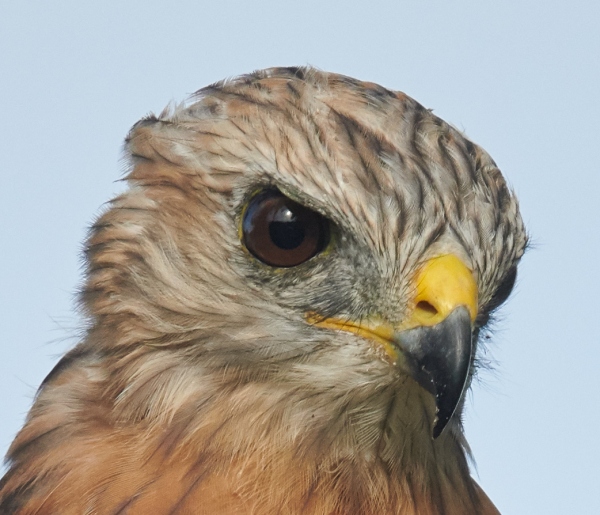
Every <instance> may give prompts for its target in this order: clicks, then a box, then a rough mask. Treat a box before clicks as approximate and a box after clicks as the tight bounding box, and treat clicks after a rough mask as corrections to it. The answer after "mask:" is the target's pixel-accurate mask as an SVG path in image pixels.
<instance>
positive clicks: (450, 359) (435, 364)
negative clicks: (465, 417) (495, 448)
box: [399, 307, 474, 439]
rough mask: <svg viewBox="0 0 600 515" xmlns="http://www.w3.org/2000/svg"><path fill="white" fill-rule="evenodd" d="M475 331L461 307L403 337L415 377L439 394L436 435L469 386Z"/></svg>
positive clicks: (449, 417)
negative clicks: (437, 322)
mask: <svg viewBox="0 0 600 515" xmlns="http://www.w3.org/2000/svg"><path fill="white" fill-rule="evenodd" d="M471 331H472V327H471V319H470V316H469V312H468V311H467V309H466V308H464V307H459V308H456V309H455V310H454V311H453V312H452V313H451V314H450V315H449V316H448V317H447V318H446V319H445V320H444V321H442V322H440V323H439V324H437V325H435V326H430V327H418V328H415V329H410V330H408V331H406V332H405V333H403V334H402V335H401V336H400V338H399V340H400V345H401V347H402V348H403V349H404V351H405V352H406V354H407V355H408V356H409V358H410V359H409V363H411V368H412V375H413V378H414V379H415V380H416V381H417V382H418V383H419V384H420V385H421V386H422V387H423V388H425V389H426V390H427V391H429V392H431V393H433V394H434V395H435V405H436V418H435V422H434V424H433V429H432V436H433V439H436V438H438V437H439V436H440V435H441V434H442V432H443V431H444V429H445V428H446V426H447V425H448V422H449V421H450V419H451V418H452V415H454V412H455V410H456V408H457V406H458V405H459V404H460V400H461V398H462V395H463V392H464V390H465V388H466V386H467V383H468V378H469V369H470V365H471V359H472V354H473V352H474V348H473V341H472V333H471Z"/></svg>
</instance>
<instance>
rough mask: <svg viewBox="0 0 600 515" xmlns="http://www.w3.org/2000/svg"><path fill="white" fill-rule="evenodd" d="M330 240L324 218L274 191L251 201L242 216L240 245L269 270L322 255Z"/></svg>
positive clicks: (327, 225)
mask: <svg viewBox="0 0 600 515" xmlns="http://www.w3.org/2000/svg"><path fill="white" fill-rule="evenodd" d="M329 239H330V231H329V221H328V220H327V219H326V218H325V217H324V216H322V215H321V214H319V213H317V212H315V211H313V210H312V209H309V208H307V207H305V206H303V205H301V204H299V203H297V202H294V201H293V200H291V199H290V198H288V197H286V196H285V195H283V194H282V193H281V192H280V191H278V190H275V189H270V190H265V191H262V192H261V193H259V194H257V195H255V196H254V197H252V199H251V200H250V202H249V204H248V207H247V208H246V210H245V212H244V214H243V218H242V242H243V243H244V245H245V247H246V248H247V249H248V251H249V252H250V253H251V254H252V255H253V256H254V257H256V258H257V259H259V260H260V261H262V262H263V263H265V264H267V265H269V266H273V267H278V268H289V267H294V266H298V265H300V264H302V263H304V262H306V261H308V260H309V259H311V258H312V257H314V256H315V255H317V254H318V253H319V252H321V251H322V250H323V249H324V248H325V247H326V246H327V243H328V242H329Z"/></svg>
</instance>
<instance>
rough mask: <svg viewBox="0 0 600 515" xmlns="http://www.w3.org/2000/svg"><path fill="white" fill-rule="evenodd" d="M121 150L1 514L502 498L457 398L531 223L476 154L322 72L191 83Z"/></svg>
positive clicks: (434, 513)
mask: <svg viewBox="0 0 600 515" xmlns="http://www.w3.org/2000/svg"><path fill="white" fill-rule="evenodd" d="M125 150H126V155H127V158H128V161H129V165H130V168H129V171H128V175H127V181H128V185H129V187H128V190H127V191H126V192H125V193H123V194H121V195H120V196H118V197H117V198H115V199H114V200H112V202H111V203H110V205H109V206H108V208H107V209H106V210H105V212H104V214H102V215H101V216H100V217H99V219H98V220H97V221H96V222H95V223H94V224H93V226H92V228H91V230H90V233H89V237H88V240H87V244H86V248H85V258H86V269H85V282H84V285H83V286H82V291H81V296H80V303H81V308H82V312H83V315H84V317H85V320H86V326H85V333H84V335H83V337H82V340H81V342H80V343H79V344H78V345H77V346H76V347H75V348H74V349H73V350H71V351H70V352H69V353H67V354H66V355H65V356H64V357H63V358H62V359H61V360H60V362H59V363H58V364H57V365H56V367H55V368H54V369H53V370H52V371H51V372H50V374H49V375H48V377H46V379H45V380H44V382H43V383H42V385H41V386H40V388H39V391H38V393H37V396H36V398H35V402H34V404H33V407H32V409H31V411H30V413H29V415H28V417H27V420H26V422H25V425H24V427H23V429H22V430H21V431H20V432H19V433H18V435H17V436H16V439H15V440H14V442H13V444H12V446H11V447H10V450H9V452H8V456H7V465H8V471H7V473H6V475H5V476H4V478H3V479H2V481H1V483H0V512H1V513H3V514H19V515H33V514H36V515H44V514H61V515H71V514H73V515H82V514H158V515H162V514H178V513H181V514H274V513H278V514H299V513H307V514H337V515H341V514H365V515H368V514H383V513H385V514H388V513H389V514H409V515H410V514H415V515H438V514H444V515H456V514H461V515H465V514H478V515H481V514H493V513H498V512H497V510H496V508H495V507H494V506H493V504H492V502H491V501H490V500H489V499H488V497H487V496H486V495H485V493H484V492H483V490H482V489H481V488H480V487H479V485H478V484H477V483H476V482H475V481H474V480H473V479H472V478H471V476H470V473H469V462H468V458H469V448H468V445H467V442H466V440H465V436H464V434H463V427H462V423H461V414H462V411H463V404H464V397H465V391H466V390H467V389H468V388H469V386H470V384H471V382H472V378H473V377H474V374H475V373H476V371H477V368H478V364H480V363H481V359H480V358H481V356H480V354H481V344H480V343H478V340H479V335H480V332H481V330H482V328H483V327H484V326H486V324H487V322H488V320H489V318H490V314H491V313H492V312H493V311H494V310H495V309H496V308H497V307H498V306H499V305H500V304H502V302H503V301H504V300H505V299H506V298H507V296H508V295H509V294H510V292H511V290H512V288H513V284H514V282H515V277H516V267H517V264H518V262H519V260H520V258H521V256H522V254H523V252H524V249H525V247H526V243H527V236H526V231H525V229H524V225H523V222H522V219H521V216H520V214H519V208H518V204H517V200H516V199H515V196H514V194H513V193H512V192H511V191H510V190H509V188H508V187H507V185H506V183H505V181H504V179H503V177H502V175H501V173H500V171H499V169H498V168H497V166H496V164H495V163H494V161H493V160H492V159H491V158H490V157H489V156H488V154H487V153H486V152H485V151H484V150H482V149H481V148H480V147H478V146H477V145H475V144H474V143H472V142H471V141H469V140H468V139H466V138H465V137H464V136H463V135H462V134H461V133H460V132H459V131H457V130H455V129H454V128H452V127H451V126H450V125H448V124H447V123H445V122H444V121H442V120H440V119H439V118H437V117H436V116H434V115H433V114H432V112H431V111H430V110H428V109H425V108H424V107H423V106H421V105H420V104H419V103H417V102H416V101H415V100H413V99H412V98H410V97H408V96H406V95H405V94H403V93H398V92H394V91H390V90H388V89H385V88H383V87H381V86H379V85H376V84H373V83H369V82H360V81H357V80H355V79H352V78H349V77H345V76H342V75H336V74H332V73H325V72H321V71H318V70H315V69H312V68H273V69H267V70H263V71H258V72H255V73H252V74H250V75H246V76H242V77H239V78H236V79H233V80H228V81H224V82H220V83H217V84H215V85H212V86H209V87H206V88H204V89H201V90H200V91H199V92H198V93H196V94H195V95H194V96H193V97H192V98H191V99H190V100H189V101H188V102H187V103H184V104H182V105H178V106H171V107H169V108H168V109H165V111H163V112H162V113H161V114H160V115H158V116H154V115H152V116H149V117H147V118H145V119H143V120H141V121H140V122H138V123H137V124H136V125H135V126H134V127H133V128H132V130H131V132H130V134H129V136H128V137H127V139H126V144H125Z"/></svg>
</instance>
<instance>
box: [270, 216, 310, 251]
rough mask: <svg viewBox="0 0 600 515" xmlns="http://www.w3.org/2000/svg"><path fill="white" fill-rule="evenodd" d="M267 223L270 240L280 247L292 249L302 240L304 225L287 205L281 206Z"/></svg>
mask: <svg viewBox="0 0 600 515" xmlns="http://www.w3.org/2000/svg"><path fill="white" fill-rule="evenodd" d="M273 218H274V220H273V221H272V222H271V223H270V224H269V236H270V237H271V241H272V242H273V243H274V244H275V245H277V246H278V247H279V248H280V249H284V250H292V249H295V248H296V247H298V246H300V244H301V243H302V242H303V241H304V226H303V224H302V223H301V222H299V221H298V220H297V219H296V216H295V215H294V213H292V212H291V211H290V210H289V209H288V208H287V207H285V206H284V207H282V208H281V209H280V210H279V211H277V213H276V214H275V216H274V217H273Z"/></svg>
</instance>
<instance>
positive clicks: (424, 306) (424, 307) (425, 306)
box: [417, 300, 438, 316]
mask: <svg viewBox="0 0 600 515" xmlns="http://www.w3.org/2000/svg"><path fill="white" fill-rule="evenodd" d="M417 309H418V310H420V311H424V312H425V313H427V314H428V315H430V316H435V315H437V314H438V310H437V309H435V306H434V305H433V304H430V303H429V302H427V301H426V300H422V301H420V302H419V303H418V304H417Z"/></svg>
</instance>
